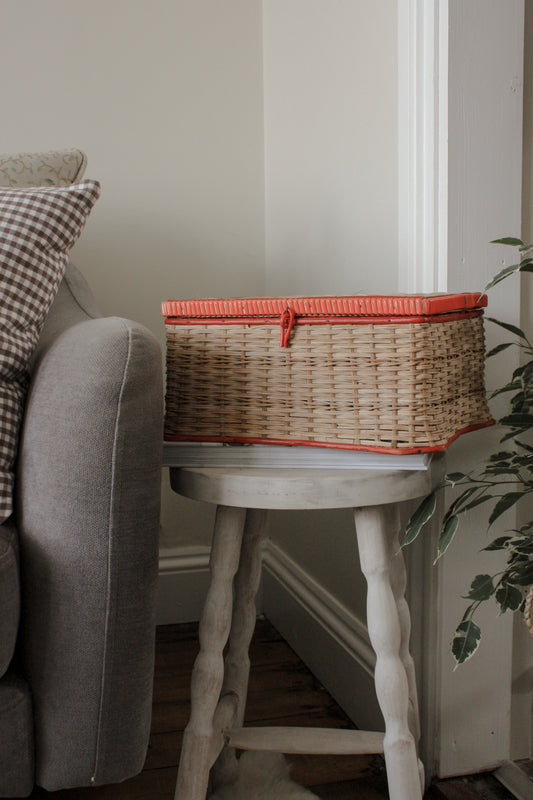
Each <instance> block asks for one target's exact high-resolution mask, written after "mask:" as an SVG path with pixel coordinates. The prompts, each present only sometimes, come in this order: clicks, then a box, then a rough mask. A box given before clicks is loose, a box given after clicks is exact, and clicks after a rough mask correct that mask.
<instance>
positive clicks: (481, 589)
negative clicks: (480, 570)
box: [467, 575, 494, 600]
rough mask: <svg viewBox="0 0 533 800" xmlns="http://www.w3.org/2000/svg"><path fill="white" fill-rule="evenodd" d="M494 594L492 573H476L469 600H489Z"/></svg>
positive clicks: (468, 595) (468, 596)
mask: <svg viewBox="0 0 533 800" xmlns="http://www.w3.org/2000/svg"><path fill="white" fill-rule="evenodd" d="M492 594H494V584H493V583H492V577H491V576H490V575H476V577H475V578H474V580H473V581H472V584H471V586H470V591H469V592H468V594H467V598H468V600H488V599H489V597H490V596H491V595H492Z"/></svg>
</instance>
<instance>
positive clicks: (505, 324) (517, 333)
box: [487, 317, 527, 342]
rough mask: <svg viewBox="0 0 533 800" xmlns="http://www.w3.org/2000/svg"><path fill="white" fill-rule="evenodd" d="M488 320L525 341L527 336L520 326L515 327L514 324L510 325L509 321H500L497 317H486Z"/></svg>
mask: <svg viewBox="0 0 533 800" xmlns="http://www.w3.org/2000/svg"><path fill="white" fill-rule="evenodd" d="M487 319H488V320H490V321H491V322H494V324H495V325H499V326H500V328H505V330H506V331H509V333H514V335H515V336H519V337H520V338H521V339H524V341H526V342H527V336H526V334H525V333H524V331H523V330H522V329H521V328H517V326H516V325H511V323H510V322H501V321H500V320H499V319H494V317H487Z"/></svg>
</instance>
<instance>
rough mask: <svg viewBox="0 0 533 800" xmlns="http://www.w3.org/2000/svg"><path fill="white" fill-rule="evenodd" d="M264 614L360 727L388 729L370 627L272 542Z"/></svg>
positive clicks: (268, 548)
mask: <svg viewBox="0 0 533 800" xmlns="http://www.w3.org/2000/svg"><path fill="white" fill-rule="evenodd" d="M263 612H264V614H265V616H266V617H267V618H268V619H269V620H270V621H271V622H272V624H273V625H274V626H275V627H276V628H277V629H278V630H279V632H280V633H281V635H282V636H283V637H284V638H285V639H286V640H287V642H288V643H289V644H290V645H291V647H292V648H293V649H294V650H295V651H296V653H297V654H298V655H299V657H300V658H301V659H302V661H304V662H305V663H306V664H307V666H308V667H309V668H310V670H311V671H312V672H313V674H314V675H316V677H317V678H318V679H319V680H320V682H321V683H322V684H323V685H324V686H325V688H326V689H327V690H328V691H329V693H330V694H331V695H332V697H334V698H335V700H336V701H337V702H338V703H339V705H340V706H341V708H343V709H344V711H345V712H346V713H347V714H348V716H349V717H350V718H351V719H352V720H353V721H354V722H355V724H357V725H358V726H359V727H360V728H364V729H368V730H382V729H383V718H382V715H381V712H380V710H379V707H378V703H377V698H376V695H375V689H374V678H373V670H374V665H375V655H374V651H373V650H372V647H371V645H370V641H369V638H368V630H367V627H366V624H365V623H364V622H363V621H362V620H361V619H359V618H358V617H357V616H356V615H355V614H354V613H353V612H352V611H350V610H349V609H348V608H346V606H344V605H343V604H342V603H340V602H339V600H337V598H336V597H334V596H333V595H332V594H331V593H330V592H329V591H327V590H326V589H325V588H324V587H323V586H322V585H321V584H320V583H318V582H317V581H316V580H315V579H314V578H313V577H312V576H311V575H310V574H309V573H308V572H306V571H305V570H304V569H302V567H301V566H300V565H299V564H297V563H296V562H295V561H294V560H293V559H292V558H290V557H289V556H288V555H287V554H286V553H285V552H284V551H283V550H282V549H281V548H279V547H277V546H276V545H275V544H273V543H272V542H271V541H269V542H268V543H267V546H266V548H265V553H264V570H263Z"/></svg>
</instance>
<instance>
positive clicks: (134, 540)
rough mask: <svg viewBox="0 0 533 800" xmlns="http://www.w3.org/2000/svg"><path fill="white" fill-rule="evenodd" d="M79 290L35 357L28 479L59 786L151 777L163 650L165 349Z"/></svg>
mask: <svg viewBox="0 0 533 800" xmlns="http://www.w3.org/2000/svg"><path fill="white" fill-rule="evenodd" d="M82 285H83V284H82ZM72 288H76V289H79V288H80V280H79V278H78V277H76V272H75V271H73V268H72V267H69V269H68V272H67V276H66V280H64V281H63V283H62V286H61V290H60V292H59V293H58V296H57V298H56V301H55V302H54V304H53V307H52V309H51V311H50V314H49V316H48V319H47V322H46V324H45V328H44V330H43V334H42V337H41V339H40V341H39V345H38V348H37V350H36V356H35V357H36V363H35V368H34V374H33V377H32V383H31V386H30V390H29V392H28V397H27V404H26V413H25V419H24V426H23V430H22V435H21V442H20V450H19V458H18V471H17V482H16V487H17V488H16V495H17V521H18V526H19V535H20V547H21V562H22V565H23V570H22V574H23V586H22V597H23V613H22V618H23V626H22V629H21V643H22V648H23V652H24V669H25V674H26V675H27V677H28V681H29V683H30V685H31V688H32V695H33V702H34V709H35V711H34V718H35V731H36V743H37V744H36V782H37V783H38V784H39V785H40V786H42V787H44V788H45V789H48V790H50V791H53V790H57V789H61V788H67V787H73V786H84V785H88V784H90V783H92V784H93V785H99V784H106V783H113V782H115V781H117V780H123V779H124V778H125V777H128V776H130V775H134V774H136V773H137V772H139V771H140V770H141V769H142V766H143V763H144V758H145V754H146V747H147V742H148V736H149V730H150V719H151V693H152V678H153V656H154V651H153V639H154V632H155V602H154V601H155V589H156V580H157V563H158V528H159V526H158V522H159V499H160V498H159V492H160V483H161V448H162V425H163V385H162V367H161V364H162V359H161V348H160V346H159V343H158V342H157V340H156V339H155V337H154V336H152V334H150V333H149V332H148V331H147V330H146V329H145V328H143V326H141V325H138V324H137V323H134V322H130V321H128V320H123V319H119V318H116V317H108V318H97V319H92V318H91V317H90V315H89V314H87V312H86V311H85V310H84V309H83V308H82V305H80V304H79V303H78V302H77V301H76V300H75V299H74V297H73V295H72ZM83 305H86V303H85V302H83ZM76 318H77V319H78V321H77V323H76ZM73 323H74V324H73ZM62 325H66V327H64V328H62ZM96 421H97V424H96ZM51 610H52V611H51Z"/></svg>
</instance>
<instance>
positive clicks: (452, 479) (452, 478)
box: [444, 472, 466, 486]
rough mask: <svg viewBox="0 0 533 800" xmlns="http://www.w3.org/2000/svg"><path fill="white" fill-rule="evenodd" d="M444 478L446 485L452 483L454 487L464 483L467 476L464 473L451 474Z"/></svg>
mask: <svg viewBox="0 0 533 800" xmlns="http://www.w3.org/2000/svg"><path fill="white" fill-rule="evenodd" d="M444 477H445V480H446V483H451V485H452V486H455V484H456V483H459V481H462V480H463V478H466V475H465V474H464V473H463V472H449V473H448V474H447V475H445V476H444Z"/></svg>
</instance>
